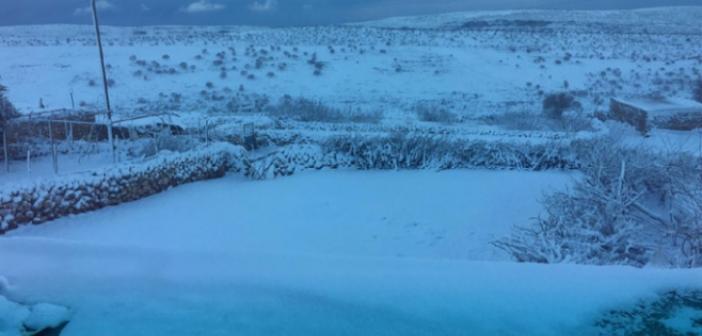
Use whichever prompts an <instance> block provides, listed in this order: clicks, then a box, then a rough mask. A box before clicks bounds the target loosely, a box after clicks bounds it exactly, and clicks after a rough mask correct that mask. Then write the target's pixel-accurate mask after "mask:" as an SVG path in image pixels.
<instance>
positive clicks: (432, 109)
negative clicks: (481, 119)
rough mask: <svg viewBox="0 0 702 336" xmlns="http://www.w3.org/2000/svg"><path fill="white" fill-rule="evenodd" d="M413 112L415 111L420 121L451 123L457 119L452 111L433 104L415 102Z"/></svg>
mask: <svg viewBox="0 0 702 336" xmlns="http://www.w3.org/2000/svg"><path fill="white" fill-rule="evenodd" d="M415 113H417V118H419V120H421V121H427V122H438V123H444V124H451V123H454V122H456V121H458V117H457V116H456V115H455V114H454V113H452V112H450V111H448V110H447V109H445V108H443V107H440V106H437V105H433V104H425V103H420V104H417V105H416V106H415Z"/></svg>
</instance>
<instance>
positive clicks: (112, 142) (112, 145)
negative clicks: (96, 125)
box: [92, 0, 117, 163]
mask: <svg viewBox="0 0 702 336" xmlns="http://www.w3.org/2000/svg"><path fill="white" fill-rule="evenodd" d="M92 7H93V23H95V35H96V37H97V46H98V50H100V68H101V69H102V85H103V88H104V89H105V106H106V107H107V139H108V140H109V141H110V148H111V149H112V163H115V162H116V161H117V156H116V154H115V139H114V138H113V136H112V108H111V107H110V92H109V89H108V82H107V72H106V71H105V54H104V53H103V51H102V38H101V37H100V22H99V21H98V14H97V5H96V4H95V0H92Z"/></svg>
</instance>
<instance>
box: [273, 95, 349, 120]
mask: <svg viewBox="0 0 702 336" xmlns="http://www.w3.org/2000/svg"><path fill="white" fill-rule="evenodd" d="M271 113H272V114H273V115H276V116H281V117H287V118H291V119H294V120H297V121H305V122H310V121H318V122H341V121H344V116H343V114H342V113H341V111H339V110H338V109H335V108H332V107H329V106H326V105H324V104H322V103H321V102H319V101H312V100H310V99H307V98H302V97H299V98H292V97H290V96H287V95H286V96H284V97H283V98H281V99H280V102H279V103H278V105H276V106H274V107H273V108H271Z"/></svg>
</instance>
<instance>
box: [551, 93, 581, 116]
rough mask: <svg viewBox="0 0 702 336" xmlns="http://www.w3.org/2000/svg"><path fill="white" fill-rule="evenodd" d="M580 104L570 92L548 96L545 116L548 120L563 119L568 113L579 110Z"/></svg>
mask: <svg viewBox="0 0 702 336" xmlns="http://www.w3.org/2000/svg"><path fill="white" fill-rule="evenodd" d="M580 108H581V105H580V103H579V102H578V101H577V100H575V96H573V95H572V94H570V93H568V92H559V93H552V94H548V95H546V97H544V101H543V114H544V116H546V117H547V118H551V119H561V118H562V117H563V114H564V113H565V112H566V111H570V110H579V109H580Z"/></svg>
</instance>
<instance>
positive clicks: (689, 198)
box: [493, 141, 702, 267]
mask: <svg viewBox="0 0 702 336" xmlns="http://www.w3.org/2000/svg"><path fill="white" fill-rule="evenodd" d="M575 149H576V152H577V153H578V159H579V161H580V165H581V170H582V178H580V179H578V180H577V181H576V182H575V183H574V185H573V186H572V189H571V190H568V191H560V192H555V193H552V194H550V195H547V196H546V197H545V199H544V200H543V202H542V203H543V205H544V209H545V211H546V214H545V215H544V216H543V217H539V218H537V219H535V220H534V222H533V223H532V224H531V225H529V226H526V227H518V228H516V229H515V231H514V232H513V234H512V235H511V236H509V237H507V238H504V239H501V240H498V241H496V242H493V245H495V246H496V247H498V248H500V249H503V250H504V251H506V252H507V253H509V254H510V255H511V256H512V257H513V258H514V259H516V260H517V261H519V262H536V263H558V262H575V263H584V264H597V265H609V264H623V265H632V266H637V267H642V266H644V265H646V264H648V263H650V262H652V261H654V260H655V261H656V262H662V263H665V264H667V265H672V266H679V267H699V266H702V188H699V187H698V186H699V185H702V168H701V167H702V165H701V164H702V162H700V159H699V158H694V157H692V156H689V155H687V154H681V153H672V154H666V155H662V154H654V153H651V152H646V151H643V150H637V149H630V148H624V147H621V146H619V144H616V143H614V142H612V141H601V142H598V143H595V144H592V143H588V144H585V145H584V146H579V147H576V148H575Z"/></svg>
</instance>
